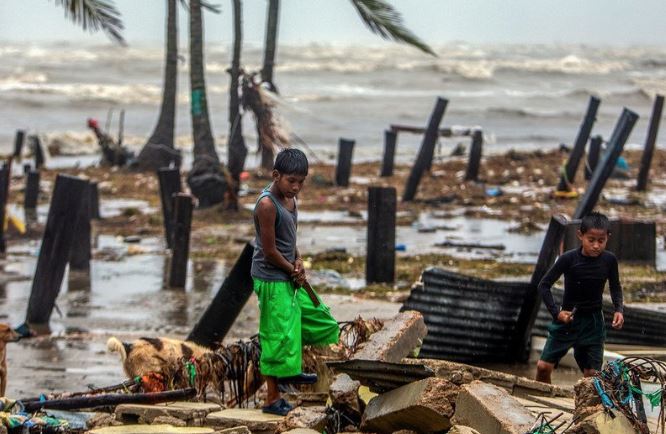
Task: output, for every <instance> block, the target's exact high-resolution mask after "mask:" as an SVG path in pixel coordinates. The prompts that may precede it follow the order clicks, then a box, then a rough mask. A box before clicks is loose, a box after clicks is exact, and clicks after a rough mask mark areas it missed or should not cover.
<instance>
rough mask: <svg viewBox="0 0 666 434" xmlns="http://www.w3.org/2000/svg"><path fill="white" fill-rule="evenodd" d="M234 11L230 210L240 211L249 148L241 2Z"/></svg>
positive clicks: (234, 7) (230, 101) (230, 129)
mask: <svg viewBox="0 0 666 434" xmlns="http://www.w3.org/2000/svg"><path fill="white" fill-rule="evenodd" d="M232 1H233V9H234V50H233V57H232V60H231V69H230V70H229V74H230V75H231V82H230V84H229V142H228V144H227V146H228V154H229V160H228V165H229V172H230V173H231V178H232V180H233V182H234V185H233V186H231V188H230V193H231V194H230V196H231V198H230V201H229V208H230V209H238V189H239V186H240V174H241V172H242V171H243V167H244V166H245V157H246V156H247V147H246V146H245V139H243V122H242V118H241V114H240V95H239V94H238V89H239V88H238V85H239V77H240V55H241V45H242V41H243V31H242V23H243V18H242V17H243V10H242V3H241V0H232Z"/></svg>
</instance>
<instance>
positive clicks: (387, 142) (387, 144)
mask: <svg viewBox="0 0 666 434" xmlns="http://www.w3.org/2000/svg"><path fill="white" fill-rule="evenodd" d="M397 141H398V133H396V132H395V131H392V130H385V131H384V159H383V160H382V171H381V173H380V174H379V176H383V177H384V176H393V162H394V161H395V144H396V142H397Z"/></svg>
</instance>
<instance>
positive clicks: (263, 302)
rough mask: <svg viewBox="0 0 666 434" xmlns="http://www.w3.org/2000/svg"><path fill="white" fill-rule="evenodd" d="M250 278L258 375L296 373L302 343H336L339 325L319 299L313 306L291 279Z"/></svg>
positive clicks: (299, 361) (301, 358)
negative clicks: (256, 305) (255, 305)
mask: <svg viewBox="0 0 666 434" xmlns="http://www.w3.org/2000/svg"><path fill="white" fill-rule="evenodd" d="M252 280H253V281H254V292H255V293H256V294H257V297H258V298H259V310H260V312H261V315H260V317H259V342H260V344H261V358H260V362H259V370H260V371H261V373H262V375H268V376H272V377H290V376H292V375H298V374H300V373H301V372H302V361H303V353H302V347H303V345H329V344H335V343H337V342H338V336H339V334H340V328H339V326H338V323H337V321H336V320H335V318H333V317H332V316H331V312H330V310H329V308H328V306H326V305H325V304H324V303H323V302H321V299H319V301H320V304H319V306H317V307H315V306H314V304H313V303H312V300H310V297H309V296H308V294H307V292H305V289H303V288H298V289H296V288H295V286H294V284H293V283H291V282H288V281H276V282H270V281H265V280H261V279H256V278H253V279H252ZM317 298H319V296H317Z"/></svg>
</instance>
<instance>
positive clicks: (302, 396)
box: [282, 391, 328, 407]
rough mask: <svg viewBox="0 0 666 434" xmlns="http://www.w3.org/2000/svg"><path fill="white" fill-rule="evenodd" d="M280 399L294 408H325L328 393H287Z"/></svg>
mask: <svg viewBox="0 0 666 434" xmlns="http://www.w3.org/2000/svg"><path fill="white" fill-rule="evenodd" d="M282 397H283V398H284V399H285V400H287V402H288V403H289V404H291V405H292V406H294V407H313V406H318V405H319V406H321V405H324V406H325V405H326V401H328V393H323V392H300V391H299V392H289V393H283V394H282Z"/></svg>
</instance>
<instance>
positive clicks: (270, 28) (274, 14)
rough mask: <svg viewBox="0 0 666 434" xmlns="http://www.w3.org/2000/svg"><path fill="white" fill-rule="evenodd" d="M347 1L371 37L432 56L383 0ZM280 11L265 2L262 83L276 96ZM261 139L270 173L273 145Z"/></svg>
mask: <svg viewBox="0 0 666 434" xmlns="http://www.w3.org/2000/svg"><path fill="white" fill-rule="evenodd" d="M350 1H351V3H352V5H353V6H354V7H355V8H356V11H357V12H358V14H359V16H360V17H361V19H362V20H363V22H364V23H365V25H366V26H368V28H369V29H370V31H372V32H373V33H376V34H378V35H379V36H381V37H382V38H384V39H391V40H394V41H396V42H403V43H405V44H408V45H411V46H413V47H416V48H418V49H419V50H421V51H423V52H425V53H428V54H431V55H433V56H435V52H434V51H433V50H432V48H430V47H429V46H428V45H427V44H426V43H425V42H423V41H422V40H420V39H419V38H418V37H417V36H416V35H414V34H413V33H412V32H411V31H410V30H409V29H407V28H406V27H405V26H404V24H403V22H402V16H401V14H400V12H398V11H397V10H396V9H394V8H393V6H391V5H390V4H389V3H387V2H386V1H385V0H350ZM279 9H280V0H268V19H267V22H266V42H265V46H264V64H263V67H262V69H261V81H262V82H263V83H266V84H267V86H268V88H269V89H270V90H271V91H273V92H277V87H276V86H275V83H274V81H273V68H274V66H275V55H276V46H277V32H278V21H279ZM261 139H262V138H261V135H259V139H258V140H259V148H260V149H261V167H262V169H264V171H267V172H270V170H271V169H272V168H273V153H274V151H273V149H274V146H273V144H272V143H262V141H261Z"/></svg>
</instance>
